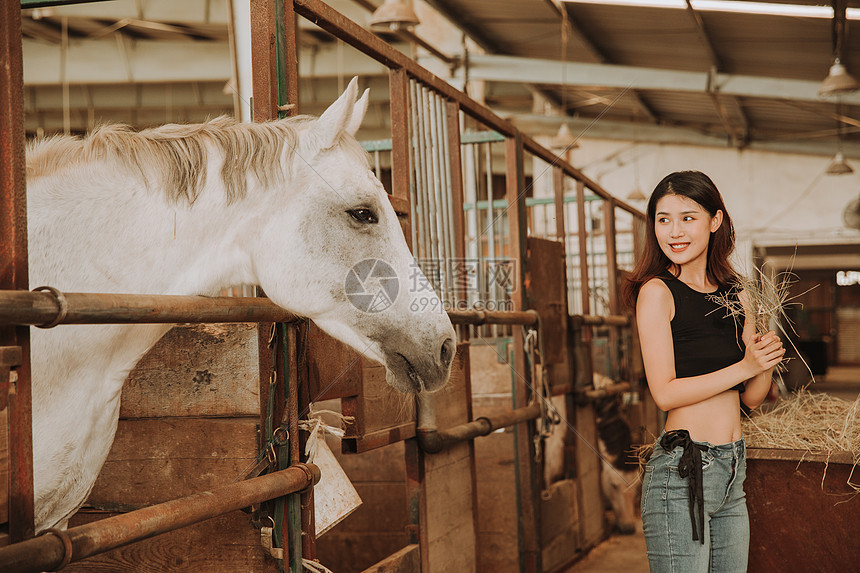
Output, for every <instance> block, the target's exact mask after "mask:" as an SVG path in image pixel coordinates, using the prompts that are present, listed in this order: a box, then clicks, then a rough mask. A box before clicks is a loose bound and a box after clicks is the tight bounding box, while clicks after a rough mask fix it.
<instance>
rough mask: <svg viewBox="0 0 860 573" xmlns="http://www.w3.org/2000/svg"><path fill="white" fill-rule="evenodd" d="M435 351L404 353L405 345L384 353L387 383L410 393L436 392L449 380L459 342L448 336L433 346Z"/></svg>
mask: <svg viewBox="0 0 860 573" xmlns="http://www.w3.org/2000/svg"><path fill="white" fill-rule="evenodd" d="M433 348H434V350H433V354H431V355H428V354H427V353H426V352H421V353H417V352H413V353H404V352H402V350H403V349H402V348H399V349H398V350H396V351H392V352H386V353H385V369H386V378H385V379H386V382H388V384H389V385H390V386H392V387H393V388H395V389H396V390H399V391H401V392H404V393H407V394H417V393H418V392H436V391H437V390H439V389H441V388H442V387H443V386H444V385H445V383H446V382H447V381H448V377H449V375H450V373H451V364H452V363H453V362H454V355H455V354H456V350H457V344H456V342H454V339H453V338H450V337H446V338H445V339H444V340H443V341H442V342H441V344H437V345H434V346H433Z"/></svg>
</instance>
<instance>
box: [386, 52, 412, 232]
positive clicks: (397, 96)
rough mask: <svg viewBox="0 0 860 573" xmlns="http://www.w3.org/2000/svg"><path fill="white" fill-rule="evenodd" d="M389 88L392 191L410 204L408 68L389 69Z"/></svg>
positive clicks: (395, 195)
mask: <svg viewBox="0 0 860 573" xmlns="http://www.w3.org/2000/svg"><path fill="white" fill-rule="evenodd" d="M388 90H389V102H390V108H391V193H392V195H393V196H394V197H397V198H398V199H404V200H406V201H407V204H408V201H409V155H410V153H409V76H407V75H406V70H404V69H402V68H400V69H398V68H393V69H390V70H388ZM408 236H409V235H407V237H408Z"/></svg>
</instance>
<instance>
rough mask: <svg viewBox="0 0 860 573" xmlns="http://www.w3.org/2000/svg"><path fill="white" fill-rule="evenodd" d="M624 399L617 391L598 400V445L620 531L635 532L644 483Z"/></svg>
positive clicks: (608, 496)
mask: <svg viewBox="0 0 860 573" xmlns="http://www.w3.org/2000/svg"><path fill="white" fill-rule="evenodd" d="M597 386H598V383H597V380H595V387H597ZM621 402H622V399H621V396H618V395H616V396H608V397H606V398H600V399H598V400H597V401H595V403H594V405H595V412H596V415H597V436H598V443H597V446H598V450H599V451H600V455H601V457H602V458H603V465H602V468H601V469H602V471H601V480H600V484H601V488H602V490H603V495H604V496H605V497H606V499H607V500H608V501H609V503H610V505H611V506H612V511H613V513H614V514H615V520H616V527H617V529H618V531H619V532H620V533H623V534H632V533H634V532H635V531H636V499H637V496H638V494H639V485H640V484H639V475H638V470H637V468H638V461H637V459H636V455H635V453H634V451H633V445H632V437H631V431H630V425H629V424H628V423H627V421H626V420H625V419H624V417H623V416H622V411H621V405H622V404H621Z"/></svg>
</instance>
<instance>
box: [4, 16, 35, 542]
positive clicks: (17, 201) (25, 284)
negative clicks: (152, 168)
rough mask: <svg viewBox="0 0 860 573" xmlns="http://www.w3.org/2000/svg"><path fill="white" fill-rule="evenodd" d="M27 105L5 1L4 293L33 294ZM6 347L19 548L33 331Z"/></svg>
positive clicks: (22, 331)
mask: <svg viewBox="0 0 860 573" xmlns="http://www.w3.org/2000/svg"><path fill="white" fill-rule="evenodd" d="M23 102H24V64H23V56H22V46H21V6H20V4H19V3H18V2H4V3H3V6H2V8H0V289H24V290H27V289H29V273H28V267H27V192H26V176H25V167H24V164H25V163H24V162H25V159H24V111H23ZM0 346H9V347H19V348H20V349H21V361H20V362H21V364H20V365H19V366H18V367H17V368H15V369H12V370H11V371H10V374H9V375H8V380H7V381H5V382H8V383H4V384H2V385H0V386H2V389H0V392H4V393H6V396H4V397H0V401H3V402H5V403H6V407H7V408H8V410H7V413H8V417H7V419H8V423H9V429H8V431H9V459H8V462H9V466H10V467H9V472H10V473H9V497H8V516H9V538H10V541H11V542H12V543H16V542H19V541H23V540H24V539H27V538H29V537H32V536H33V534H34V532H35V530H34V526H33V444H32V437H33V436H32V434H33V430H32V428H33V422H32V410H31V403H30V330H29V328H28V327H22V326H18V327H0ZM13 373H14V374H13ZM4 398H5V399H4ZM0 431H3V432H5V431H6V428H0ZM4 505H5V504H4Z"/></svg>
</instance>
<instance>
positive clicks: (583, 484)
mask: <svg viewBox="0 0 860 573" xmlns="http://www.w3.org/2000/svg"><path fill="white" fill-rule="evenodd" d="M575 424H576V436H577V438H578V441H577V442H576V476H577V482H578V483H577V485H578V486H579V508H580V513H579V518H580V522H581V527H580V531H581V537H580V547H582V548H583V549H588V548H590V547H593V546H595V545H597V543H598V542H599V541H600V540H601V539H603V537H604V525H603V514H604V512H603V506H604V503H603V494H602V492H601V489H600V463H601V461H600V457H599V456H598V454H597V426H596V424H595V419H594V408H592V407H591V406H590V405H586V406H581V407H577V408H576V422H575Z"/></svg>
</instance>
